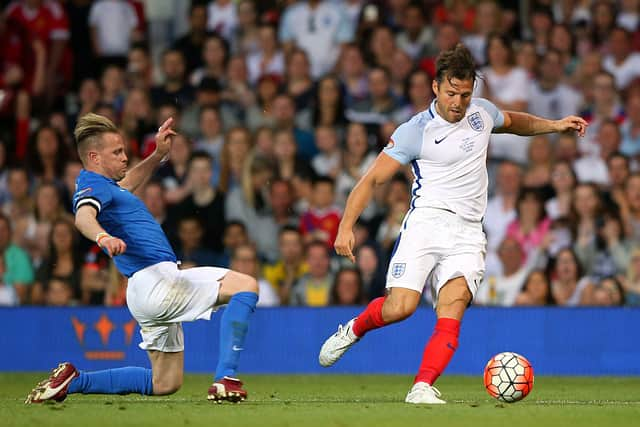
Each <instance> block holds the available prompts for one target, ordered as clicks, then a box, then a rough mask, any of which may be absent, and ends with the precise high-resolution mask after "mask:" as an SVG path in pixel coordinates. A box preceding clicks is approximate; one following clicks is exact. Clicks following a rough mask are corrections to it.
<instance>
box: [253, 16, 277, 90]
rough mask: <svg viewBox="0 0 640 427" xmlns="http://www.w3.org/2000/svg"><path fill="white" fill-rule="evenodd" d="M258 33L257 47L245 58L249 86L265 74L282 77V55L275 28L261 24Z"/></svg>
mask: <svg viewBox="0 0 640 427" xmlns="http://www.w3.org/2000/svg"><path fill="white" fill-rule="evenodd" d="M258 31H259V32H258V34H259V38H258V40H259V47H258V49H257V50H256V51H255V52H253V53H251V54H250V55H248V56H247V69H248V71H249V83H251V85H255V84H256V82H257V81H258V79H259V78H260V77H262V76H263V75H265V74H274V75H276V76H283V75H284V54H283V53H282V51H281V50H280V49H279V47H278V39H277V34H276V28H275V27H274V26H273V25H270V24H262V25H260V29H259V30H258Z"/></svg>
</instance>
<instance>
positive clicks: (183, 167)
mask: <svg viewBox="0 0 640 427" xmlns="http://www.w3.org/2000/svg"><path fill="white" fill-rule="evenodd" d="M191 153H192V147H191V141H189V140H188V139H187V138H186V137H185V136H184V135H182V134H178V135H175V136H174V137H173V142H172V144H171V153H170V155H169V161H167V162H166V163H165V164H164V165H162V166H160V168H159V169H158V170H157V171H156V174H155V179H157V180H158V181H159V182H160V183H161V184H162V187H163V189H164V190H166V193H165V194H164V199H165V201H166V203H167V204H169V205H174V204H176V203H180V202H181V201H182V200H184V198H185V197H187V196H188V195H189V193H190V192H191V183H190V182H188V180H187V178H188V176H189V159H190V158H191Z"/></svg>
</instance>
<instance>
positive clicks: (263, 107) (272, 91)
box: [245, 75, 295, 131]
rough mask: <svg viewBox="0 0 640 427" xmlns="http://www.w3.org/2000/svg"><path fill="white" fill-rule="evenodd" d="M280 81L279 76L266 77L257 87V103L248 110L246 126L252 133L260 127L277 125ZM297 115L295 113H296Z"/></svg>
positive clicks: (259, 81)
mask: <svg viewBox="0 0 640 427" xmlns="http://www.w3.org/2000/svg"><path fill="white" fill-rule="evenodd" d="M279 84H280V79H279V78H278V77H277V76H271V75H264V76H262V78H260V80H258V85H257V87H256V103H255V105H252V106H250V107H249V109H248V110H247V114H246V118H245V124H246V126H247V127H248V128H249V130H250V131H255V130H257V129H258V128H259V127H270V128H273V126H274V125H275V117H274V114H273V111H274V105H273V104H274V101H275V99H276V97H277V96H278V85H279ZM294 113H295V111H294Z"/></svg>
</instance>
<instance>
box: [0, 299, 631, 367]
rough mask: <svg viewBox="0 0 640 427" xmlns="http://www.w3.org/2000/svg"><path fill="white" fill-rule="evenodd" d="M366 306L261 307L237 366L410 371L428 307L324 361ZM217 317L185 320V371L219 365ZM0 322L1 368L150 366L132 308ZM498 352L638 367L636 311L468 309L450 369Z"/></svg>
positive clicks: (17, 314)
mask: <svg viewBox="0 0 640 427" xmlns="http://www.w3.org/2000/svg"><path fill="white" fill-rule="evenodd" d="M360 310H361V309H360V308H358V307H353V308H322V309H313V308H261V309H258V310H257V311H256V313H255V315H254V317H253V319H252V323H251V325H250V330H249V334H248V336H247V341H246V345H245V349H244V351H243V354H242V356H241V365H240V366H241V372H247V373H324V372H326V373H389V374H391V373H393V374H413V373H414V372H415V371H416V368H417V367H418V365H419V363H420V358H421V357H422V351H423V348H424V344H425V343H426V341H427V340H428V338H429V336H430V335H431V331H432V328H433V325H434V322H435V316H434V313H433V311H432V310H430V309H428V308H420V309H419V310H418V311H417V312H416V313H415V314H414V315H413V316H412V317H411V318H409V319H408V320H406V321H404V322H402V323H399V324H396V325H392V326H389V327H387V328H384V329H382V330H379V331H374V332H372V333H370V334H369V335H368V336H367V338H366V339H365V340H363V341H362V342H360V343H358V344H357V345H356V346H355V347H354V348H353V349H352V350H351V351H350V352H349V353H347V354H346V355H345V356H344V358H343V359H342V360H340V362H338V363H337V364H336V365H335V366H334V367H332V368H330V369H325V368H322V367H320V365H319V364H318V350H319V348H320V346H321V344H322V342H323V341H324V339H325V338H326V337H327V336H329V335H330V334H332V333H334V332H335V330H336V327H337V325H338V323H340V322H343V323H344V322H345V321H347V320H348V319H350V318H351V317H353V316H354V315H355V314H357V313H358V312H359V311H360ZM219 320H220V313H219V312H218V313H216V314H214V316H213V318H212V321H210V322H206V321H198V322H195V323H189V324H185V325H184V330H185V347H186V349H185V369H186V371H187V372H212V370H213V369H214V367H215V363H216V355H217V348H218V327H219ZM0 322H1V324H2V325H4V331H3V333H2V334H0V345H1V348H2V350H3V351H2V352H0V370H2V371H45V370H49V369H51V368H52V367H53V366H55V365H56V364H57V363H58V362H60V361H65V360H68V361H71V362H73V363H75V364H76V365H77V366H78V367H79V368H81V369H87V370H94V369H105V368H109V367H118V366H126V365H140V366H149V361H148V359H147V356H146V353H145V352H144V351H142V350H140V349H139V348H138V346H137V344H138V342H139V341H140V335H139V327H138V325H137V324H136V322H135V320H134V319H133V318H132V317H131V315H130V314H129V312H128V311H127V309H126V308H109V309H107V308H36V307H24V308H5V309H0ZM501 351H514V352H517V353H521V354H523V355H525V356H526V357H527V358H528V359H529V360H530V361H531V363H532V364H533V366H534V369H535V372H536V374H555V375H640V363H639V362H640V309H632V308H573V309H570V308H509V309H499V308H475V307H472V308H471V309H469V311H468V312H467V314H466V316H465V319H464V322H463V325H462V330H461V336H460V345H459V348H458V351H457V352H456V354H455V356H454V358H453V360H452V362H451V364H450V366H449V367H448V369H447V373H454V374H467V375H478V374H480V373H481V372H482V369H483V367H484V364H485V363H486V362H487V360H488V359H489V358H490V357H491V356H492V355H494V354H495V353H498V352H501Z"/></svg>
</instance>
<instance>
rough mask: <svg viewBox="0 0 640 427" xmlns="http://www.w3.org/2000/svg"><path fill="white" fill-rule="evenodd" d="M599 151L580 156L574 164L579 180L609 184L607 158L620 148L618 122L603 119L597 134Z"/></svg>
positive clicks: (620, 139)
mask: <svg viewBox="0 0 640 427" xmlns="http://www.w3.org/2000/svg"><path fill="white" fill-rule="evenodd" d="M595 142H596V144H597V146H598V150H597V153H594V154H590V155H586V156H582V157H580V158H579V159H578V160H576V161H575V162H574V164H573V169H574V171H575V172H576V176H577V177H578V181H579V182H595V183H596V184H600V185H605V186H606V185H608V184H609V170H608V168H607V159H608V158H609V156H610V155H611V154H613V153H615V152H617V151H619V150H620V144H621V143H622V134H621V132H620V127H619V126H618V124H617V123H616V122H615V121H614V120H611V119H608V120H605V121H603V122H602V123H601V124H600V126H599V128H598V134H597V135H596V141H595Z"/></svg>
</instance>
